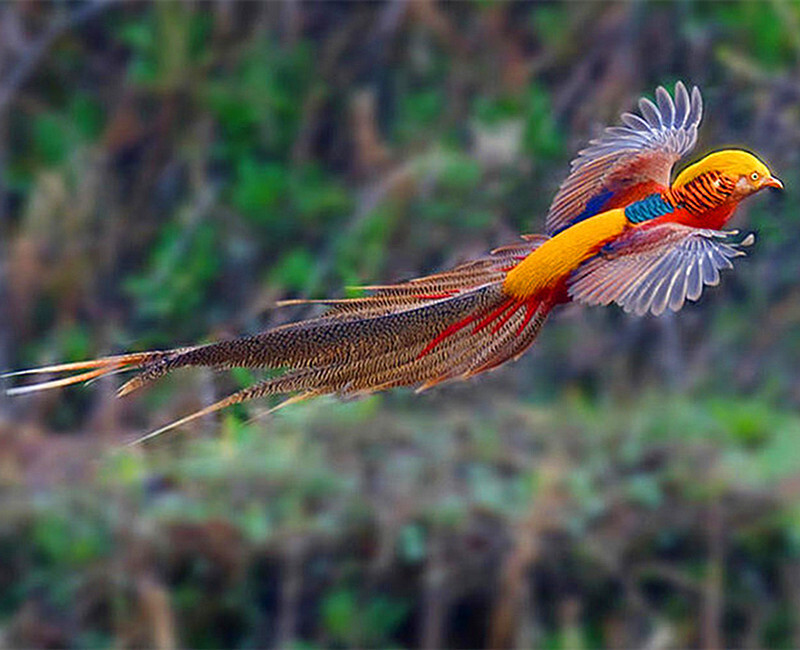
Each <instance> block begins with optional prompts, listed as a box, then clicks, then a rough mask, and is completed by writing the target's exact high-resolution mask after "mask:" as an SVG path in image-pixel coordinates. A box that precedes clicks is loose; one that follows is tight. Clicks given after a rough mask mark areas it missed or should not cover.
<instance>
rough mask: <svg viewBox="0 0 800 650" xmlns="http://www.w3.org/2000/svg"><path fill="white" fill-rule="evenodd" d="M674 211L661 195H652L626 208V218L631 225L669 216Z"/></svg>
mask: <svg viewBox="0 0 800 650" xmlns="http://www.w3.org/2000/svg"><path fill="white" fill-rule="evenodd" d="M674 209H675V208H674V207H673V206H672V204H671V203H669V202H668V201H667V200H666V199H665V198H664V197H663V196H661V195H660V194H651V195H650V196H646V197H645V198H643V199H642V200H640V201H636V203H631V204H630V205H629V206H628V207H627V208H625V216H626V217H627V218H628V221H630V222H631V223H642V222H643V221H649V220H650V219H655V218H656V217H661V216H664V215H665V214H669V213H670V212H673V211H674Z"/></svg>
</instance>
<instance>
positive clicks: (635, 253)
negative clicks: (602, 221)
mask: <svg viewBox="0 0 800 650" xmlns="http://www.w3.org/2000/svg"><path fill="white" fill-rule="evenodd" d="M737 234H738V232H737V231H731V232H723V231H720V230H707V229H701V228H691V227H689V226H683V225H680V224H674V223H665V224H660V225H657V226H653V227H650V228H647V227H645V228H632V229H630V230H629V231H627V234H625V235H623V236H621V237H620V238H619V239H618V240H616V241H615V242H613V243H612V244H610V245H608V246H606V247H605V248H604V249H603V251H601V252H600V253H598V254H597V255H595V256H594V257H592V258H591V259H589V260H587V261H586V262H584V263H583V264H582V265H581V266H580V267H578V269H576V270H575V272H574V273H573V274H572V277H570V279H569V282H568V290H569V295H570V296H571V297H572V299H573V300H576V301H578V302H583V303H586V304H590V305H608V304H609V303H611V302H615V303H617V304H618V305H620V306H621V307H622V308H623V309H624V310H625V311H626V312H633V313H635V314H638V315H640V316H641V315H642V314H645V313H647V312H648V311H650V312H652V313H653V314H656V315H658V314H661V313H662V312H663V311H664V310H665V309H666V308H667V307H669V308H670V309H672V310H673V311H678V310H679V309H680V308H681V307H683V303H684V302H685V300H686V299H687V298H688V299H689V300H697V299H698V298H699V297H700V294H701V293H702V292H703V286H705V285H709V286H712V285H716V284H718V283H719V272H720V271H721V270H722V269H729V268H733V264H732V263H731V260H732V259H733V258H735V257H739V256H742V255H745V252H744V251H743V250H741V249H742V248H743V247H745V246H750V245H751V244H752V243H753V242H754V241H755V237H754V236H753V235H752V234H749V235H747V236H745V237H744V238H743V239H739V240H738V241H736V235H737Z"/></svg>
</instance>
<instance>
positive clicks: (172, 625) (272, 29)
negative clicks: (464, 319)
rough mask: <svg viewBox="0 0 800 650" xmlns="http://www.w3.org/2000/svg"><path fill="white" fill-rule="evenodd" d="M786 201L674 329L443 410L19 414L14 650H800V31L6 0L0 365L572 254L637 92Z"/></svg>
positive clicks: (703, 147) (563, 324)
mask: <svg viewBox="0 0 800 650" xmlns="http://www.w3.org/2000/svg"><path fill="white" fill-rule="evenodd" d="M678 79H683V80H685V81H686V82H687V83H693V84H697V85H699V86H700V87H701V88H702V89H703V93H704V98H705V105H706V116H705V119H704V122H703V127H702V131H701V136H700V141H699V144H698V148H697V150H696V152H697V153H698V154H699V153H702V152H703V151H707V150H708V149H710V148H717V147H721V146H723V145H739V146H745V147H747V148H749V149H751V150H753V151H756V152H758V153H759V154H760V155H761V156H762V157H763V158H764V159H765V160H766V161H767V162H768V164H769V165H770V166H771V168H772V169H773V171H774V172H775V173H776V174H777V175H778V176H779V177H781V178H782V179H783V181H784V182H785V184H786V187H787V190H786V192H785V193H784V194H783V195H782V196H772V195H770V196H768V195H763V196H759V197H757V198H755V199H752V200H750V201H749V202H748V203H747V204H746V205H745V206H743V207H742V208H741V209H740V212H739V215H738V217H737V219H736V221H735V222H734V224H733V225H735V226H738V227H741V228H746V229H752V230H754V231H755V232H756V233H757V237H758V239H757V245H756V246H755V247H754V248H753V249H752V253H751V254H750V256H749V257H748V258H746V259H744V260H743V261H740V262H739V263H738V264H737V268H736V270H735V271H734V272H727V273H725V274H724V277H723V282H722V284H721V286H720V287H717V288H713V289H709V290H708V291H706V292H705V295H704V296H703V298H702V299H701V301H700V302H699V303H698V304H693V303H692V304H689V305H687V306H686V307H685V308H684V309H683V311H682V312H681V313H679V314H669V315H665V316H663V317H661V318H654V317H645V318H636V317H632V316H626V315H624V314H623V313H622V312H621V310H619V309H618V308H616V307H610V308H605V309H603V308H591V309H590V308H581V307H574V306H572V307H568V308H564V309H562V310H561V311H560V312H558V313H557V314H556V315H555V317H554V318H552V319H551V320H550V321H549V322H548V325H547V327H546V328H545V330H544V332H543V334H542V336H541V337H540V339H539V341H538V342H537V344H536V346H534V348H533V349H532V350H531V351H530V352H529V353H528V354H526V355H525V356H524V357H523V358H522V359H521V360H520V361H519V362H517V363H516V364H512V365H509V366H507V367H503V368H502V369H500V370H498V371H497V372H494V373H492V374H490V375H488V376H482V377H479V378H476V379H474V380H472V381H470V382H469V383H463V384H454V385H449V386H445V387H441V388H437V389H436V390H433V391H430V392H428V393H425V394H422V395H415V394H414V393H413V392H412V391H408V390H406V391H403V390H398V391H394V392H391V393H388V394H382V395H377V396H374V397H370V398H367V399H363V400H359V401H350V402H340V401H337V400H334V399H319V400H316V401H313V402H310V403H308V404H304V405H296V406H292V407H290V408H287V409H285V410H283V411H281V412H279V413H276V414H275V415H272V416H270V417H266V418H264V417H261V418H259V417H257V416H258V413H259V412H260V411H262V410H263V409H265V408H266V407H268V406H269V405H270V403H269V402H264V403H261V404H256V405H253V406H248V407H247V408H237V409H232V410H230V411H227V412H225V413H224V414H223V415H222V416H221V417H220V418H210V419H208V420H207V421H203V422H201V423H200V424H199V425H196V426H194V425H193V426H190V427H187V428H186V429H185V430H181V431H178V432H173V433H170V434H168V435H166V436H164V437H163V438H160V439H157V440H155V441H153V442H151V443H148V444H145V445H141V446H138V447H134V448H125V447H124V446H123V445H124V443H125V442H127V441H129V440H131V439H132V438H134V437H135V436H136V435H137V434H141V433H143V432H145V431H147V430H148V429H150V428H152V427H155V426H158V425H160V424H163V423H165V422H167V421H169V420H171V419H174V418H176V417H179V416H181V415H184V414H186V413H188V412H190V411H191V410H193V409H195V408H198V407H200V406H202V405H204V404H208V403H210V402H212V401H213V400H214V399H215V398H217V397H219V396H221V395H223V394H225V393H226V392H229V391H230V390H232V389H235V388H237V387H240V386H243V385H246V384H248V383H249V382H251V381H253V379H254V375H252V374H251V373H249V372H244V371H239V372H230V373H218V374H214V373H211V372H205V371H202V370H187V371H183V372H180V373H177V375H176V377H174V378H172V379H167V380H163V381H161V382H159V383H158V384H156V385H154V386H153V387H152V388H149V389H148V390H147V391H145V392H143V393H142V394H141V395H138V394H137V395H135V396H131V397H130V398H126V399H124V400H117V399H115V398H114V390H115V387H116V386H117V385H118V383H119V382H118V379H117V378H116V377H112V378H111V379H110V380H104V381H100V382H97V383H95V384H93V385H91V386H89V387H78V388H70V389H68V390H64V391H60V392H59V391H55V392H46V393H41V394H35V395H31V396H26V397H17V398H13V399H12V398H8V397H0V646H4V647H48V648H57V647H59V648H60V647H111V646H113V647H119V648H125V647H162V648H172V647H178V646H188V647H250V648H253V647H259V648H260V647H294V648H307V649H311V648H323V647H326V648H327V647H335V648H351V647H352V648H356V647H426V648H444V647H446V648H473V647H486V646H491V647H543V648H564V649H567V648H569V649H574V648H582V647H586V648H589V647H611V648H630V647H647V648H653V649H658V648H669V647H705V648H715V647H716V648H719V647H739V648H756V647H787V648H788V647H798V646H800V414H798V406H800V369H799V366H800V329H798V328H800V285H798V282H797V278H798V275H799V273H798V272H799V271H800V255H798V253H799V252H800V209H798V202H797V199H798V188H799V187H800V156H798V152H799V151H800V101H799V100H800V4H797V3H790V2H782V1H778V0H776V1H774V2H736V3H732V4H729V3H705V2H688V1H685V2H676V3H658V4H655V3H624V4H605V3H596V2H591V3H579V2H570V3H565V4H550V3H538V2H537V3H531V2H519V3H493V2H470V3H458V4H453V3H439V2H434V1H433V0H419V1H415V2H401V1H399V0H391V1H389V2H385V3H341V2H319V3H313V2H296V1H285V2H270V3H263V4H262V3H241V4H237V3H229V2H206V3H194V2H164V3H155V4H146V3H127V2H98V3H94V2H53V3H21V2H20V3H8V4H4V5H2V6H0V171H1V172H2V181H1V182H0V231H1V232H2V235H1V239H0V251H1V252H0V296H1V297H2V299H1V300H0V368H1V369H8V370H10V369H15V368H23V367H30V366H33V365H39V364H43V363H49V362H56V361H62V360H78V359H84V358H90V357H93V356H96V355H101V354H108V353H113V352H119V351H123V350H128V349H136V350H140V349H148V348H152V347H171V346H174V345H181V344H188V343H194V342H198V341H204V340H213V339H216V338H220V337H223V336H231V335H235V334H240V333H244V332H256V331H259V330H261V329H264V328H266V327H268V326H272V325H275V324H278V323H281V322H285V321H287V320H289V319H294V318H299V317H302V316H306V315H308V314H309V312H306V311H304V310H303V309H302V308H292V309H289V308H282V309H275V308H274V303H275V302H276V301H277V300H279V299H282V298H290V297H322V296H329V295H330V296H337V295H346V289H345V287H346V286H349V285H357V284H363V283H365V282H366V283H369V282H379V281H387V280H396V279H403V278H408V277H413V276H414V275H419V274H421V273H424V272H429V271H433V270H436V269H440V268H443V267H445V266H447V265H450V264H453V263H456V262H458V261H462V260H464V259H466V258H468V257H470V256H472V255H476V254H480V253H482V252H484V251H486V250H488V249H490V248H492V247H494V246H497V245H500V244H503V243H510V242H513V241H515V239H516V237H517V236H518V234H519V233H522V232H536V231H540V230H541V229H542V227H543V221H544V215H545V213H546V210H547V206H548V203H549V200H550V199H551V197H552V196H553V194H554V192H555V190H556V188H557V187H558V184H559V182H560V181H561V179H562V178H563V177H564V175H565V174H566V171H567V169H568V163H569V160H570V159H571V157H572V156H574V154H575V152H576V151H577V150H578V149H579V148H580V147H581V146H582V144H583V143H585V142H586V141H587V139H589V138H590V137H592V136H593V135H595V134H597V133H598V131H599V130H600V129H601V128H602V127H603V126H604V125H606V124H609V123H614V122H616V120H617V117H618V115H619V114H620V112H622V111H623V110H629V109H631V108H632V107H633V106H634V105H635V101H636V99H637V98H638V97H639V96H640V95H641V94H650V95H652V93H653V91H654V89H655V87H656V86H657V85H659V84H665V85H668V86H669V87H670V88H671V86H672V84H673V83H674V82H675V81H676V80H678Z"/></svg>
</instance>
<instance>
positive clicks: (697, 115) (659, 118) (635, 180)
mask: <svg viewBox="0 0 800 650" xmlns="http://www.w3.org/2000/svg"><path fill="white" fill-rule="evenodd" d="M639 111H640V113H641V115H635V114H633V113H623V115H622V118H621V121H622V124H621V125H620V126H612V127H608V128H606V129H605V131H604V132H603V134H602V135H601V136H600V137H599V138H596V139H594V140H591V141H590V142H589V146H588V147H586V148H585V149H583V150H581V151H580V152H578V156H577V157H576V158H575V159H574V160H573V161H572V163H571V166H570V174H569V176H568V177H567V179H566V180H565V181H564V183H563V184H562V185H561V187H560V188H559V190H558V192H557V193H556V196H555V198H554V199H553V203H552V205H551V206H550V210H549V212H548V215H547V234H549V235H553V234H555V233H557V232H558V231H560V230H563V229H564V228H566V227H568V226H569V225H570V224H572V223H574V222H575V221H576V220H577V219H579V218H583V217H584V216H590V215H588V214H585V211H586V207H587V205H588V204H589V202H590V201H591V199H593V198H595V197H597V196H600V195H602V194H604V193H606V192H617V191H620V190H625V189H626V188H628V187H631V186H633V185H637V184H639V183H642V182H647V181H655V182H656V183H659V184H661V185H669V182H670V175H671V173H672V167H673V165H674V164H675V161H677V160H678V159H679V158H681V157H682V156H684V155H685V154H687V153H688V152H690V151H691V150H692V148H693V147H694V145H695V142H696V141H697V127H698V125H699V124H700V119H701V117H702V114H703V100H702V97H701V95H700V90H699V89H698V88H697V87H693V88H692V91H691V93H690V92H689V91H688V90H687V89H686V86H685V85H684V84H683V83H682V82H680V81H679V82H678V83H677V84H675V90H674V99H673V97H672V96H670V94H669V92H668V91H667V90H666V89H665V88H664V87H663V86H659V88H658V89H657V90H656V101H655V103H654V102H652V101H650V100H649V99H645V98H642V99H641V100H640V101H639Z"/></svg>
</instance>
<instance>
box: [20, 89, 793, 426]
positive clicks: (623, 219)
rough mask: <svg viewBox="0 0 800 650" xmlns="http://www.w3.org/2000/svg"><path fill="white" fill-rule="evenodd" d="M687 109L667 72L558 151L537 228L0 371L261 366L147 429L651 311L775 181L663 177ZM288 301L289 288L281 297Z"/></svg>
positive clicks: (372, 386)
mask: <svg viewBox="0 0 800 650" xmlns="http://www.w3.org/2000/svg"><path fill="white" fill-rule="evenodd" d="M701 114H702V99H701V96H700V91H699V90H698V89H697V88H696V87H695V88H693V89H692V91H691V93H690V92H688V91H687V89H686V87H685V86H684V85H683V83H680V82H679V83H677V84H676V85H675V90H674V93H673V96H671V95H670V94H669V92H667V91H666V90H665V89H664V88H663V87H659V88H658V89H657V90H656V94H655V102H653V101H650V100H648V99H644V98H643V99H641V100H640V101H639V114H638V115H636V114H633V113H625V114H624V115H622V118H621V120H622V125H621V126H616V127H610V128H607V129H606V130H605V131H604V132H603V134H602V135H601V136H600V137H599V138H597V139H596V140H592V141H591V142H590V143H589V146H588V147H587V148H586V149H584V150H582V151H580V152H579V154H578V156H577V158H576V159H575V160H574V161H573V162H572V165H571V171H570V174H569V176H568V177H567V179H566V180H565V181H564V183H563V184H562V185H561V187H560V189H559V190H558V192H557V194H556V196H555V199H554V200H553V203H552V206H551V207H550V210H549V213H548V216H547V223H546V233H547V234H545V235H524V236H523V237H522V241H521V242H520V243H517V244H512V245H510V246H504V247H502V248H498V249H495V250H493V251H492V252H490V253H488V254H487V255H485V256H484V257H481V258H479V259H476V260H473V261H471V262H468V263H466V264H462V265H460V266H457V267H455V268H453V269H452V270H449V271H444V272H442V273H436V274H434V275H429V276H426V277H422V278H418V279H414V280H409V281H406V282H401V283H399V284H390V285H380V286H370V287H364V289H365V290H366V291H367V292H368V294H369V295H367V296H365V297H360V298H352V299H341V300H324V301H316V302H321V303H323V304H325V305H327V306H328V308H329V309H328V311H326V312H325V313H324V314H323V315H321V316H319V317H317V318H312V319H309V320H303V321H299V322H295V323H291V324H288V325H284V326H281V327H276V328H274V329H269V330H267V331H265V332H262V333H260V334H256V335H252V336H245V337H242V338H236V339H232V340H225V341H219V342H216V343H210V344H207V345H197V346H190V347H182V348H176V349H172V350H159V351H150V352H139V353H133V354H123V355H119V356H109V357H103V358H100V359H95V360H92V361H85V362H79V363H66V364H60V365H54V366H46V367H42V368H37V369H34V370H27V371H22V372H21V373H12V374H32V373H59V374H61V373H77V374H68V375H67V376H64V377H61V378H58V379H53V380H50V381H44V382H40V383H38V384H33V385H29V386H22V387H18V388H12V389H11V390H9V391H8V392H9V393H12V394H21V393H27V392H31V391H37V390H43V389H46V388H55V387H59V386H66V385H69V384H74V383H76V382H81V381H86V380H90V379H94V378H96V377H100V376H103V375H106V374H109V373H113V372H117V371H120V370H138V371H139V372H138V374H136V375H135V376H134V377H133V378H131V379H130V380H129V381H128V382H127V383H125V384H124V385H123V386H122V387H121V388H120V390H119V395H126V394H128V393H130V392H132V391H134V390H136V389H138V388H141V387H142V386H144V385H146V384H149V383H150V382H152V381H154V380H155V379H158V378H159V377H162V376H163V375H165V374H166V373H168V372H170V371H172V370H175V369H176V368H181V367H184V366H207V367H211V368H215V369H224V368H232V367H235V366H243V367H248V368H261V369H271V370H273V371H274V375H273V376H271V377H270V378H268V379H265V380H263V381H261V382H259V383H256V384H255V385H253V386H250V387H248V388H245V389H243V390H240V391H238V392H236V393H233V394H232V395H230V396H228V397H226V398H225V399H222V400H221V401H218V402H216V403H214V404H212V405H210V406H208V407H206V408H204V409H202V410H201V411H198V412H195V413H193V414H191V415H188V416H187V417H185V418H182V419H181V420H178V421H177V422H173V423H171V424H169V425H167V426H165V427H162V428H161V429H159V430H157V431H155V432H153V433H151V434H148V436H146V437H145V438H147V437H151V436H153V435H157V434H158V433H161V432H163V431H166V430H168V429H171V428H173V427H176V426H179V425H182V424H185V423H187V422H189V421H191V420H193V419H195V418H198V417H200V416H202V415H206V414H208V413H212V412H214V411H217V410H219V409H222V408H224V407H226V406H230V405H232V404H237V403H240V402H244V401H246V400H251V399H255V398H259V397H264V396H267V395H275V394H291V395H293V397H292V398H291V399H289V400H286V401H284V402H283V403H282V404H281V405H283V404H287V403H289V402H292V401H297V400H301V399H307V398H309V397H313V396H316V395H322V394H327V393H335V394H340V395H354V394H362V393H369V392H373V391H377V390H383V389H387V388H390V387H393V386H409V385H415V386H418V387H419V389H420V390H422V389H426V388H430V387H431V386H434V385H436V384H438V383H440V382H442V381H445V380H450V379H466V378H468V377H471V376H473V375H476V374H478V373H480V372H483V371H485V370H489V369H491V368H495V367H496V366H499V365H500V364H502V363H504V362H506V361H508V360H509V359H515V358H517V357H518V356H519V355H521V354H522V353H523V352H524V351H525V350H526V349H527V348H528V347H529V346H530V345H531V344H532V343H533V341H534V339H536V336H537V334H538V333H539V330H540V328H541V327H542V324H543V323H544V321H545V319H546V318H547V315H548V314H549V313H550V311H551V310H552V309H553V307H554V306H556V305H559V304H561V303H565V302H569V301H577V302H581V303H585V304H590V305H607V304H609V303H612V302H614V303H617V304H618V305H620V306H621V307H622V308H623V309H624V310H625V311H628V312H634V313H636V314H644V313H646V312H648V311H650V312H652V313H653V314H660V313H662V312H663V311H664V310H665V309H666V308H667V307H669V308H670V309H672V310H675V311H677V310H679V309H680V308H681V307H682V306H683V304H684V301H685V300H686V299H687V298H688V299H689V300H697V299H698V298H699V297H700V294H701V293H702V290H703V287H704V286H705V285H715V284H717V283H718V281H719V271H720V270H721V269H725V268H731V267H732V264H731V260H732V259H733V258H735V257H737V256H740V255H743V254H744V252H743V251H742V247H745V246H748V245H750V244H752V242H753V236H752V235H748V236H746V237H744V238H738V237H737V233H736V232H735V231H733V232H725V231H722V230H720V229H721V228H722V227H723V226H724V225H725V224H726V223H727V221H728V220H729V219H730V217H731V216H732V214H733V212H734V210H735V209H736V206H737V205H738V203H739V201H741V200H742V199H743V198H745V197H746V196H749V195H750V194H753V193H755V192H758V191H759V190H761V189H763V188H765V187H774V188H781V187H782V183H781V182H780V181H779V180H778V179H777V178H775V177H774V176H773V175H772V174H771V173H770V171H769V169H767V166H766V165H765V164H764V163H763V162H761V161H760V160H759V159H758V158H756V157H755V156H754V155H752V154H750V153H747V152H746V151H741V150H736V149H727V150H724V151H718V152H715V153H711V154H709V155H707V156H705V157H704V158H702V159H701V160H699V161H698V162H696V163H694V164H692V165H690V166H688V167H686V168H685V169H684V170H683V171H682V172H681V173H680V174H678V175H677V176H676V177H675V179H674V181H672V183H670V178H671V176H672V168H673V165H674V164H675V163H676V161H677V160H678V159H679V158H681V157H682V156H684V155H685V154H687V153H688V152H689V151H691V150H692V148H693V146H694V144H695V141H696V139H697V128H698V124H699V123H700V118H701ZM289 302H292V303H297V302H303V301H289Z"/></svg>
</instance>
